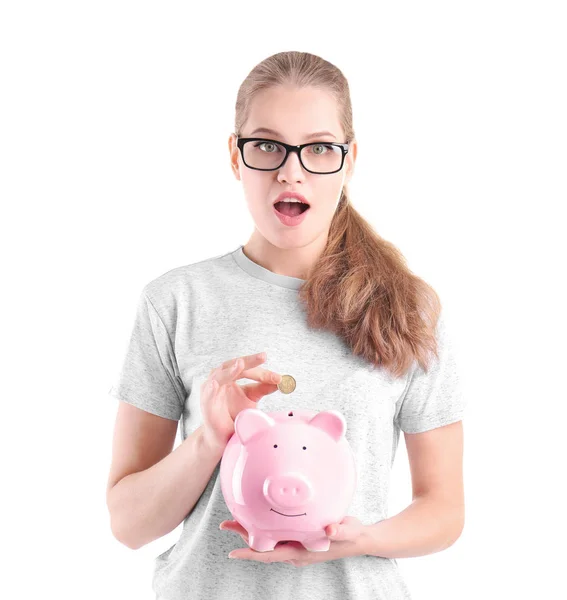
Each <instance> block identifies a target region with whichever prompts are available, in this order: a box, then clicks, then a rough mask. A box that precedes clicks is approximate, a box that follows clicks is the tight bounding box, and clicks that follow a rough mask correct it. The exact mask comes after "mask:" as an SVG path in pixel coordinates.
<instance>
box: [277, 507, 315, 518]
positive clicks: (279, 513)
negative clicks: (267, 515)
mask: <svg viewBox="0 0 567 600" xmlns="http://www.w3.org/2000/svg"><path fill="white" fill-rule="evenodd" d="M270 510H274V509H273V508H270ZM274 512H275V513H278V515H281V516H282V517H302V516H303V515H306V514H307V513H301V514H299V515H284V514H283V513H281V512H278V511H277V510H274Z"/></svg>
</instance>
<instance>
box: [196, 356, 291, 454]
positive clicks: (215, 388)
mask: <svg viewBox="0 0 567 600" xmlns="http://www.w3.org/2000/svg"><path fill="white" fill-rule="evenodd" d="M266 358H267V356H266V353H265V352H261V353H260V354H250V355H248V356H240V357H238V358H231V359H229V360H227V361H225V362H224V363H222V365H221V366H220V367H217V368H215V369H213V370H212V371H211V372H210V373H209V377H208V378H207V379H206V380H205V381H204V382H203V383H202V384H201V413H202V415H203V434H204V437H205V440H206V442H207V443H208V444H210V445H211V446H212V447H215V448H217V447H221V448H225V447H226V444H227V443H228V441H229V440H230V438H231V436H232V435H233V433H234V420H235V419H236V415H238V413H239V412H240V411H242V410H244V409H245V408H255V407H256V403H257V402H258V400H260V399H261V398H263V397H264V396H265V395H267V394H271V393H272V392H275V391H276V390H277V389H278V383H279V382H280V381H281V379H282V377H281V375H280V374H278V373H275V372H274V371H269V370H267V369H263V368H261V367H259V366H258V365H260V364H262V363H263V362H265V361H266ZM243 377H246V378H247V379H254V380H256V381H257V382H258V383H249V384H246V385H238V384H237V383H236V381H237V380H238V379H241V378H243Z"/></svg>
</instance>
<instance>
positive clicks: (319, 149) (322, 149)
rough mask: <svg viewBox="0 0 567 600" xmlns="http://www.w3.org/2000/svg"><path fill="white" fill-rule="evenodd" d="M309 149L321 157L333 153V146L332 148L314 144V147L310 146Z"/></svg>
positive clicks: (326, 145)
mask: <svg viewBox="0 0 567 600" xmlns="http://www.w3.org/2000/svg"><path fill="white" fill-rule="evenodd" d="M309 149H310V150H311V151H312V152H313V154H317V155H318V156H321V155H322V154H327V153H328V152H332V151H333V146H330V145H328V144H313V146H309Z"/></svg>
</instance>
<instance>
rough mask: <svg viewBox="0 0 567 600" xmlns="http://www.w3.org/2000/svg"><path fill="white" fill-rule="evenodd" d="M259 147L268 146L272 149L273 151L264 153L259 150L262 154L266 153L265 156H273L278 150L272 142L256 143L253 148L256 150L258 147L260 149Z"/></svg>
mask: <svg viewBox="0 0 567 600" xmlns="http://www.w3.org/2000/svg"><path fill="white" fill-rule="evenodd" d="M261 146H268V147H272V148H273V149H274V150H267V151H266V150H263V149H262V148H261V149H262V151H263V152H266V154H273V153H274V151H277V149H278V146H277V144H274V143H273V142H257V143H255V144H254V148H258V147H261Z"/></svg>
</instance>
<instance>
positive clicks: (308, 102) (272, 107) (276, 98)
mask: <svg viewBox="0 0 567 600" xmlns="http://www.w3.org/2000/svg"><path fill="white" fill-rule="evenodd" d="M243 130H244V135H246V136H249V137H252V136H255V137H260V136H269V137H274V138H277V139H278V140H280V141H283V142H286V141H287V142H289V143H299V142H302V141H309V140H310V139H315V138H321V137H326V138H327V139H329V140H333V139H336V140H338V139H339V138H341V137H342V136H343V132H342V127H341V124H340V120H339V112H338V104H337V101H336V99H335V98H334V96H332V95H331V94H330V93H329V92H326V91H324V90H320V89H316V88H312V87H309V88H293V87H282V86H278V87H275V88H269V89H267V90H262V91H261V92H258V93H257V94H256V96H255V97H254V98H253V100H252V102H251V103H250V111H249V115H248V120H247V122H246V124H245V126H244V128H243Z"/></svg>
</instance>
